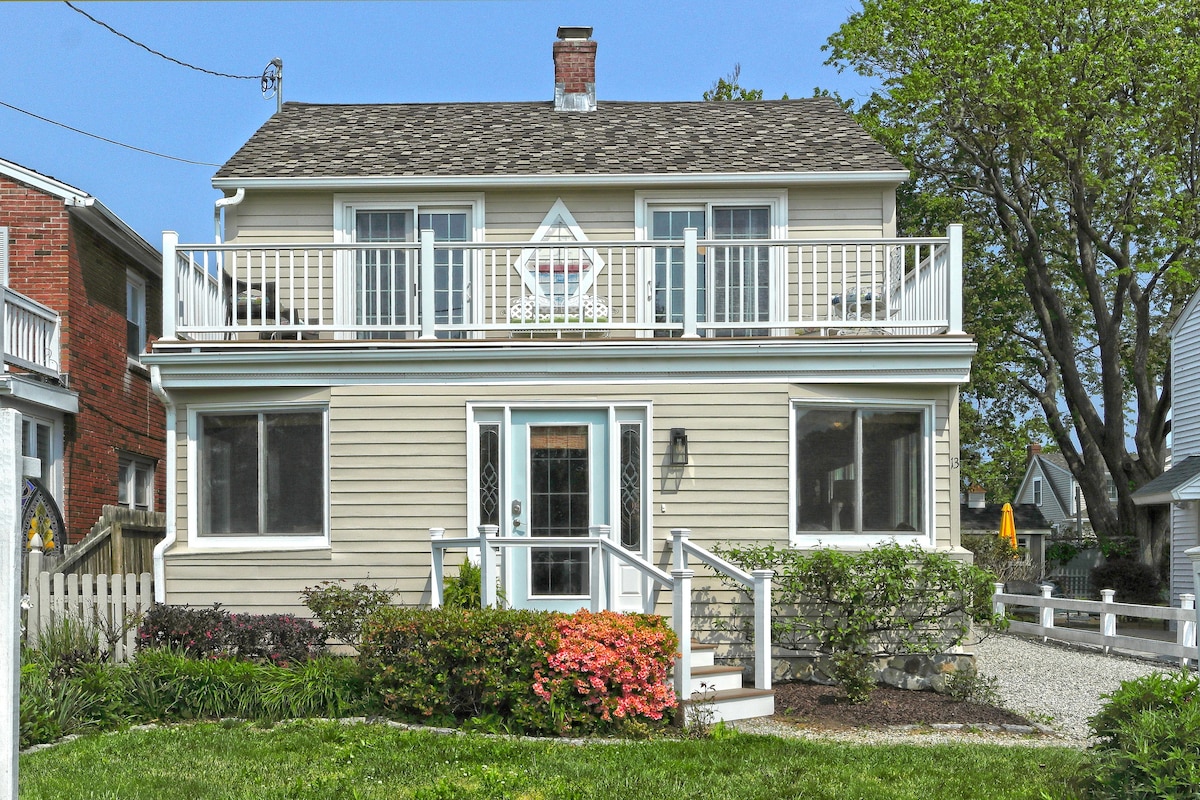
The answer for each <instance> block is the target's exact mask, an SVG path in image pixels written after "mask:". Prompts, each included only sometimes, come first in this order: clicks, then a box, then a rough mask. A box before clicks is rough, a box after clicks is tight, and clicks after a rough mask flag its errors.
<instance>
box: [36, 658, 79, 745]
mask: <svg viewBox="0 0 1200 800" xmlns="http://www.w3.org/2000/svg"><path fill="white" fill-rule="evenodd" d="M20 680H21V698H20V701H21V707H20V734H19V736H20V742H21V747H22V748H25V747H30V746H32V745H35V744H42V743H44V742H52V741H54V740H56V739H60V738H62V737H63V736H69V735H70V734H72V733H79V732H81V731H85V730H88V729H90V728H92V727H94V726H95V721H94V717H93V711H94V709H95V706H96V705H97V702H98V701H97V698H96V696H95V695H92V694H89V693H88V692H87V691H85V690H84V688H83V687H82V686H80V685H79V683H78V682H77V681H74V680H69V679H67V680H55V679H54V678H52V677H51V675H50V673H49V672H48V671H47V670H46V669H45V668H44V667H43V665H41V664H38V663H36V662H33V663H28V664H25V665H23V666H22V667H21V678H20Z"/></svg>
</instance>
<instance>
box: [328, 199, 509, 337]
mask: <svg viewBox="0 0 1200 800" xmlns="http://www.w3.org/2000/svg"><path fill="white" fill-rule="evenodd" d="M465 209H469V210H470V214H471V220H470V224H471V237H470V240H471V241H472V242H483V241H484V231H485V228H484V216H483V214H484V204H483V194H482V193H480V192H455V193H450V194H335V195H334V196H333V241H334V244H351V243H353V242H354V234H355V214H356V213H357V212H359V211H411V212H412V213H413V224H414V226H415V225H416V221H417V220H416V215H417V214H420V213H423V212H431V211H432V212H439V211H458V210H465ZM414 232H415V234H416V237H417V239H418V240H419V239H420V235H421V233H420V231H414ZM352 266H353V265H352V263H351V259H348V258H346V257H345V254H338V256H337V257H336V258H335V259H334V264H333V278H334V284H333V285H334V297H335V298H336V299H335V301H334V306H333V323H334V325H351V324H353V323H354V292H353V291H352V290H347V289H346V288H345V287H349V286H351V280H352V278H353V274H352ZM470 285H471V286H482V285H483V260H482V259H481V258H479V257H477V256H474V257H472V259H471V278H470ZM470 321H471V323H472V324H475V325H478V324H481V323H482V322H483V303H472V304H471V320H470Z"/></svg>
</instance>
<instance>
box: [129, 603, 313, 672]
mask: <svg viewBox="0 0 1200 800" xmlns="http://www.w3.org/2000/svg"><path fill="white" fill-rule="evenodd" d="M137 643H138V649H139V650H147V649H153V648H168V649H171V650H174V651H175V652H179V653H184V654H187V655H190V656H193V657H195V658H237V659H241V660H244V661H256V662H261V663H268V664H275V665H277V666H287V665H288V664H292V663H300V662H303V661H307V660H308V659H310V658H313V657H315V656H317V655H319V654H320V653H321V652H323V651H324V649H325V633H324V631H322V630H321V629H320V628H318V627H317V626H316V625H314V624H313V623H312V622H311V621H309V620H306V619H300V618H299V617H296V616H293V615H291V614H230V613H229V612H228V611H225V610H224V609H222V608H220V607H219V606H213V607H212V608H188V607H187V606H168V605H163V604H156V605H154V606H153V607H151V609H150V611H148V612H147V613H146V616H145V617H144V618H143V620H142V623H141V625H140V626H139V627H138V633H137Z"/></svg>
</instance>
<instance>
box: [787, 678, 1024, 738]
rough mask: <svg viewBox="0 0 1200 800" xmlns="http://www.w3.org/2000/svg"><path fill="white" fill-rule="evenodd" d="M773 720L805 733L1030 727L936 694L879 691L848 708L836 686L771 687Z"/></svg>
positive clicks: (1001, 713) (886, 688) (978, 705)
mask: <svg viewBox="0 0 1200 800" xmlns="http://www.w3.org/2000/svg"><path fill="white" fill-rule="evenodd" d="M774 688H775V716H776V717H779V718H782V719H784V720H787V721H789V722H798V723H802V724H803V725H805V726H806V727H817V728H828V729H833V730H843V729H847V728H885V727H889V726H892V725H934V724H944V723H962V724H977V725H1031V724H1032V723H1031V722H1030V721H1029V720H1027V719H1025V718H1024V717H1022V716H1020V715H1019V714H1014V713H1012V712H1011V711H1005V710H1004V709H1002V708H996V707H995V706H989V705H983V704H981V703H965V702H960V701H958V700H955V699H953V698H952V697H949V696H947V695H944V694H938V693H936V692H914V691H907V690H905V689H896V688H893V687H891V686H879V687H877V688H876V689H875V691H873V692H871V697H870V699H869V700H867V701H866V702H865V703H858V704H855V703H851V702H850V701H849V700H847V699H846V695H845V694H844V693H843V692H842V690H841V689H840V688H839V687H837V686H822V685H820V684H817V683H780V684H776V685H775V687H774Z"/></svg>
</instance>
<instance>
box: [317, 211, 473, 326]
mask: <svg viewBox="0 0 1200 800" xmlns="http://www.w3.org/2000/svg"><path fill="white" fill-rule="evenodd" d="M443 201H444V202H443ZM335 204H336V206H337V208H336V213H338V214H340V216H341V218H342V225H341V228H340V229H339V231H338V236H339V238H340V239H341V240H342V241H346V242H353V243H355V244H379V245H397V244H406V243H411V244H414V245H415V244H416V243H417V242H418V241H419V239H420V235H421V231H423V230H432V231H433V235H434V241H436V242H470V241H473V240H475V239H477V238H478V237H479V234H480V233H481V232H482V231H481V227H480V223H481V220H482V207H481V204H482V200H481V199H478V198H476V197H474V196H463V197H461V198H460V197H456V196H449V197H445V198H431V197H416V196H413V197H408V196H374V197H368V196H361V197H350V196H338V197H337V198H336V200H335ZM473 260H474V259H472V257H471V255H470V251H469V250H467V249H466V248H463V249H455V248H445V247H439V248H437V249H436V250H435V251H434V273H433V286H432V287H421V290H422V291H424V290H429V291H432V292H433V297H434V303H433V306H434V323H435V324H437V325H439V326H442V325H465V324H466V323H468V322H470V321H472V306H471V293H470V292H471V286H472V285H473V282H474V278H475V276H474V274H473V272H474V270H473ZM418 263H419V258H418V251H417V249H416V248H415V247H409V248H398V249H397V248H389V247H383V246H381V247H378V248H370V247H365V248H359V249H356V250H355V252H354V256H353V262H352V263H350V260H349V259H347V263H344V264H342V265H340V266H339V267H338V268H337V269H339V270H340V273H339V275H340V277H339V279H338V282H339V286H342V287H345V288H346V289H347V290H348V291H346V292H343V293H342V297H343V299H342V300H341V302H340V303H339V305H338V307H337V311H336V314H335V316H337V317H338V318H339V319H340V320H341V322H343V323H345V324H347V325H353V326H356V327H357V336H358V337H359V338H363V339H381V338H404V337H407V336H411V335H413V334H412V330H411V329H412V328H413V327H414V326H417V325H419V324H420V317H419V310H420V299H419V295H418V285H419V279H420V275H419V269H418ZM405 328H408V329H409V330H404V329H405ZM439 335H440V336H443V337H446V338H460V337H463V336H465V333H464V332H461V331H449V332H442V333H440V334H439Z"/></svg>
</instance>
